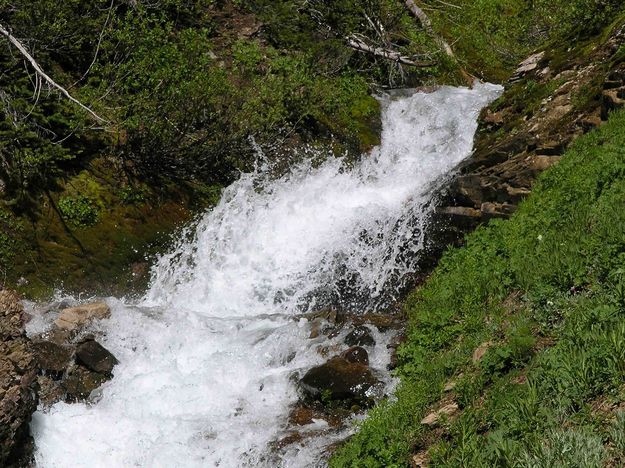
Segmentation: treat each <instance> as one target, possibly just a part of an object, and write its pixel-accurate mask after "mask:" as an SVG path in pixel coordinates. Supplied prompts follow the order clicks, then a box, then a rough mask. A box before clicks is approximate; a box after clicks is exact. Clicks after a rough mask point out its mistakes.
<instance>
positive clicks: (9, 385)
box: [0, 290, 37, 467]
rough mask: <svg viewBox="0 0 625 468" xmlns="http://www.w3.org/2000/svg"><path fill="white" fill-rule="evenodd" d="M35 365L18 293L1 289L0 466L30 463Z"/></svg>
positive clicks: (35, 400)
mask: <svg viewBox="0 0 625 468" xmlns="http://www.w3.org/2000/svg"><path fill="white" fill-rule="evenodd" d="M36 408H37V368H36V364H35V358H34V356H33V352H32V348H31V343H30V340H29V339H28V338H27V337H26V334H25V332H24V317H23V310H22V306H21V304H20V302H19V298H18V297H17V295H16V294H15V293H13V292H10V291H6V290H5V291H0V466H7V467H11V466H16V467H17V466H26V465H28V464H29V463H30V458H31V455H32V449H33V440H32V437H31V435H30V428H29V424H30V419H31V416H32V414H33V413H34V411H35V410H36Z"/></svg>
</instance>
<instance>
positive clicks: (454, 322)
mask: <svg viewBox="0 0 625 468" xmlns="http://www.w3.org/2000/svg"><path fill="white" fill-rule="evenodd" d="M623 148H625V112H622V111H621V112H617V113H614V114H612V116H611V119H610V121H609V122H608V124H607V125H605V126H604V127H602V128H601V129H600V130H598V131H595V132H593V133H590V134H588V135H586V136H584V137H582V138H580V139H578V140H577V142H576V143H575V144H574V145H573V147H572V148H571V149H570V150H569V151H568V152H567V154H566V155H565V157H564V158H563V159H562V161H561V162H560V164H558V165H556V166H554V167H553V168H551V169H550V170H548V171H546V172H545V173H544V174H543V175H542V176H541V177H540V178H539V181H538V183H537V184H536V186H535V188H534V190H533V192H532V195H531V196H530V197H529V199H528V200H527V201H526V202H524V203H523V204H522V205H521V207H520V208H519V211H518V212H517V213H516V214H515V215H514V216H513V217H512V218H511V219H510V220H508V221H494V222H491V223H490V224H489V225H488V226H486V227H482V228H480V229H478V230H477V231H475V232H474V233H473V234H471V235H469V236H468V237H467V240H466V245H465V247H464V248H462V249H453V250H450V251H449V252H447V253H446V255H445V256H444V258H443V259H442V260H441V263H440V266H439V267H438V268H437V270H436V271H435V272H434V274H433V275H432V276H431V277H430V279H429V280H428V282H427V283H426V284H425V285H424V286H423V287H422V288H421V289H419V290H418V291H416V292H415V293H414V294H413V295H412V296H411V298H410V299H409V301H408V302H407V305H406V310H407V313H408V315H409V317H410V322H411V325H410V330H409V335H408V341H407V343H406V344H405V345H404V346H403V347H402V348H401V349H400V352H399V356H400V358H401V363H402V366H401V368H400V369H399V375H400V376H401V377H402V384H401V385H400V387H399V389H398V391H397V401H396V402H394V403H387V404H385V405H383V406H381V407H380V408H377V409H376V410H374V411H373V412H372V415H371V417H370V419H369V420H367V421H365V423H364V424H363V425H362V426H361V429H360V432H358V433H357V434H356V435H355V436H354V437H353V438H352V439H351V441H350V442H349V443H348V444H347V445H346V446H345V447H343V448H342V449H340V450H339V451H338V453H337V454H336V456H335V457H334V458H333V460H332V463H331V464H332V466H386V465H388V464H390V463H399V464H400V465H403V464H405V463H406V462H407V460H408V457H409V454H410V452H411V450H414V447H421V446H423V445H425V444H426V441H429V442H427V445H432V438H434V442H433V445H432V448H431V450H430V455H431V456H432V461H431V464H432V466H450V467H452V466H588V467H590V466H593V467H594V466H601V463H602V461H603V460H605V459H606V457H607V455H606V453H607V451H606V449H605V448H604V445H603V440H602V437H605V436H604V433H605V432H609V428H605V429H603V430H602V431H603V432H598V427H600V423H598V422H597V420H596V417H595V415H594V414H593V412H592V411H589V410H588V408H589V405H590V404H591V403H592V402H593V401H596V400H597V399H599V398H612V399H616V401H621V400H622V398H623V397H622V395H621V393H620V390H621V387H622V383H623V381H624V380H625V301H624V297H625V294H624V289H625V286H624V283H625V275H624V273H623V272H624V271H625V268H624V267H625V236H624V235H623V233H624V232H625V211H624V210H623V209H622V205H623V200H625V150H623ZM515 298H516V299H515ZM514 301H516V303H515V302H514ZM511 304H512V305H511ZM512 313H513V315H510V314H512ZM487 341H489V342H492V343H495V344H493V345H492V346H491V347H490V348H489V350H488V351H487V353H486V355H485V356H484V357H483V358H482V360H481V361H480V362H479V363H478V364H474V363H473V362H472V359H471V356H472V354H473V351H474V350H475V349H476V348H477V346H479V345H480V344H482V343H485V342H487ZM461 373H462V374H464V376H463V377H462V378H458V377H454V376H458V375H459V374H461ZM450 379H451V380H457V386H456V389H455V390H454V391H455V393H456V400H457V401H458V403H459V404H460V405H461V407H462V415H461V416H460V417H459V418H458V419H457V420H455V421H453V422H451V424H450V425H449V429H448V433H447V435H446V436H445V437H444V438H443V439H440V440H438V441H437V437H438V436H437V435H436V434H433V433H432V432H430V430H428V429H427V428H425V427H423V426H422V425H421V424H420V423H419V421H420V419H421V418H422V417H423V416H424V415H425V414H426V411H428V408H429V407H430V405H431V404H432V403H433V402H436V401H437V400H439V399H440V398H441V395H442V387H443V385H444V384H445V382H446V381H448V380H450ZM621 419H622V417H621ZM598 424H599V426H598ZM563 425H566V430H563V429H562V426H563ZM619 428H620V426H618V425H617V426H615V428H614V429H613V430H612V434H613V435H612V437H613V439H614V441H615V442H614V444H615V445H616V444H619V443H620V442H617V441H620V440H621V438H622V437H621V436H622V434H621V433H620V432H619V431H620V429H619ZM619 456H620V455H619ZM613 458H614V456H613ZM617 458H618V457H617ZM618 459H619V460H621V459H622V458H618Z"/></svg>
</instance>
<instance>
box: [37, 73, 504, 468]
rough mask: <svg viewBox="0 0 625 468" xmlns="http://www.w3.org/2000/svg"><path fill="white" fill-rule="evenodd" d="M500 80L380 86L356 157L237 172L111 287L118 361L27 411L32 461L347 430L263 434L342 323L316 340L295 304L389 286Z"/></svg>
mask: <svg viewBox="0 0 625 468" xmlns="http://www.w3.org/2000/svg"><path fill="white" fill-rule="evenodd" d="M500 92H501V88H500V87H497V86H494V85H490V84H476V85H475V86H474V88H473V89H465V88H451V87H444V88H441V89H440V90H438V91H436V92H434V93H430V94H426V93H416V94H414V95H411V96H409V97H402V98H399V99H390V98H383V99H382V103H383V132H382V144H381V145H380V146H379V147H378V148H376V149H374V150H373V151H372V152H371V153H370V154H368V155H365V156H363V158H362V160H361V161H359V162H357V163H354V164H347V163H346V162H345V161H344V160H343V159H342V158H336V157H329V158H328V159H327V160H326V161H325V162H323V163H322V164H320V165H318V166H315V165H313V164H312V163H311V162H310V161H308V160H305V161H304V162H302V163H300V164H298V165H296V166H295V167H294V168H293V169H292V170H291V171H290V172H289V173H288V174H287V175H285V176H283V177H280V178H277V179H276V178H272V177H271V176H270V175H269V174H270V171H268V170H267V168H266V167H264V166H263V164H262V163H261V164H259V167H258V168H257V170H256V171H254V172H253V173H249V174H243V175H242V176H241V177H240V179H239V180H238V181H237V182H235V183H234V184H232V185H231V186H230V187H228V188H227V189H225V191H224V193H223V196H222V199H221V201H220V203H219V204H218V205H217V206H216V207H215V208H214V209H212V210H211V211H209V212H207V213H206V214H205V215H204V217H203V218H202V219H201V220H200V221H199V222H198V223H196V224H195V225H194V226H193V227H192V228H190V230H189V231H187V232H186V233H184V234H183V235H182V236H181V240H180V242H179V243H178V245H177V246H176V247H175V248H174V249H173V250H172V251H171V252H170V253H168V254H166V255H163V256H162V257H161V258H160V260H159V261H158V262H157V264H156V265H155V267H154V269H153V278H152V282H151V286H150V289H149V291H148V292H147V293H146V295H145V297H144V299H143V300H142V301H141V302H140V303H138V304H132V305H131V304H126V303H124V302H123V301H121V300H117V299H114V298H110V299H108V301H107V302H108V303H109V305H110V306H111V308H112V317H111V318H110V319H108V320H106V321H103V322H101V323H99V324H97V325H96V327H97V330H98V331H102V332H103V333H104V336H105V338H103V345H104V346H105V347H106V348H107V349H109V350H110V351H111V352H113V354H115V355H116V356H117V358H118V359H119V361H120V364H119V365H118V366H117V367H116V368H115V370H114V374H115V377H114V378H113V379H112V380H111V381H109V382H107V383H106V384H104V386H103V387H102V388H101V389H99V390H98V391H97V395H93V398H92V401H91V402H90V403H88V404H87V403H80V404H66V403H57V404H56V405H54V406H53V407H52V408H50V409H48V410H45V411H43V410H41V411H39V412H37V413H36V414H35V416H34V419H33V423H32V429H33V433H34V437H35V441H36V453H35V458H36V463H37V465H38V466H40V467H51V468H52V467H63V468H66V467H129V466H141V467H196V466H197V467H200V466H202V467H206V466H220V467H239V466H276V465H280V466H294V467H300V466H301V467H303V466H313V465H316V464H323V460H324V458H323V457H324V446H326V445H327V444H329V443H332V442H334V441H335V439H336V438H337V437H343V436H345V434H332V433H331V432H328V433H327V434H326V435H321V436H315V437H311V438H304V439H303V442H302V444H294V446H292V447H291V448H289V449H288V450H285V451H283V452H281V453H279V454H278V455H276V454H275V453H273V452H272V451H271V450H270V447H271V445H272V443H273V442H275V441H276V440H279V438H280V437H281V436H282V435H283V433H284V431H285V429H286V427H287V418H288V414H289V408H290V407H291V406H292V405H293V404H294V403H295V402H296V401H297V398H298V396H297V391H296V388H295V385H294V383H293V379H292V378H291V376H292V375H293V374H294V373H296V372H300V373H301V372H305V371H306V370H307V369H309V368H310V367H312V366H314V365H318V364H320V363H322V362H323V361H324V359H323V358H322V357H321V356H320V355H319V354H318V353H317V352H316V351H315V350H316V347H317V346H318V345H319V343H320V340H326V341H324V342H323V344H340V343H341V342H342V339H343V335H339V336H337V337H335V338H333V339H332V340H331V341H329V342H328V341H327V339H326V338H317V339H315V340H311V339H309V334H310V330H309V328H308V324H307V323H306V320H304V319H301V320H293V316H294V315H297V314H301V313H304V312H307V311H312V310H318V309H320V308H323V307H327V306H331V305H337V304H338V305H341V306H342V307H344V308H347V309H349V310H350V311H356V312H358V311H374V310H376V309H380V308H383V307H385V306H387V305H388V304H389V303H391V302H392V301H393V300H394V299H395V294H396V291H397V290H398V288H399V287H400V286H401V285H402V281H403V279H404V278H406V276H407V275H408V274H410V273H411V272H413V271H414V269H415V267H416V259H418V256H419V252H420V251H421V250H422V249H423V245H424V237H423V236H424V232H425V229H424V228H425V226H426V225H427V222H428V220H429V217H430V215H431V212H432V209H433V203H432V192H433V190H434V189H435V188H436V187H437V184H440V183H442V182H443V181H444V180H446V179H445V178H446V177H447V176H448V175H449V173H450V171H452V169H453V168H454V167H455V166H456V165H457V164H458V163H459V162H460V161H461V160H462V159H464V158H466V157H467V156H468V155H469V154H470V152H471V149H472V145H473V137H474V133H475V131H476V129H477V117H478V114H479V112H480V110H481V109H482V108H483V107H484V106H485V105H487V104H488V103H489V102H491V101H492V100H493V99H495V98H496V97H497V96H498V95H499V93H500ZM374 333H375V330H374ZM375 338H376V341H377V345H376V347H375V348H374V349H371V350H369V351H370V353H369V354H370V361H371V366H372V367H373V368H376V369H379V370H380V371H382V370H383V369H385V367H386V364H387V363H388V361H389V355H388V350H387V349H386V344H387V342H388V337H386V336H383V335H382V334H379V333H375ZM392 384H393V383H392V380H391V379H387V385H388V390H390V389H391V388H392ZM326 428H327V425H326V424H325V423H324V422H323V421H317V422H315V423H314V424H312V425H311V427H309V428H308V430H309V431H310V432H319V431H321V432H322V433H323V430H324V429H326ZM276 457H278V458H276Z"/></svg>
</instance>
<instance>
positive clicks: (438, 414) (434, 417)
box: [421, 403, 459, 426]
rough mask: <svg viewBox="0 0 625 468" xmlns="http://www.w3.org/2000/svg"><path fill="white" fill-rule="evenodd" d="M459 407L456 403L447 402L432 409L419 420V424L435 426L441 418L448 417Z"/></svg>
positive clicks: (456, 411)
mask: <svg viewBox="0 0 625 468" xmlns="http://www.w3.org/2000/svg"><path fill="white" fill-rule="evenodd" d="M458 411H459V408H458V404H457V403H449V404H447V405H445V406H443V407H442V408H440V409H438V410H436V411H433V412H432V413H430V414H428V415H427V416H426V417H425V418H423V419H422V420H421V424H424V425H426V426H436V425H437V424H438V423H439V422H440V421H441V419H444V418H450V417H452V416H454V415H455V414H456V413H458Z"/></svg>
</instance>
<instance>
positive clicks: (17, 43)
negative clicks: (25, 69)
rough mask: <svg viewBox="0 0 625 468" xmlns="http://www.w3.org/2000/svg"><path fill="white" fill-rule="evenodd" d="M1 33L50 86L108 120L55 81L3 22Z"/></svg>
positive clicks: (103, 120)
mask: <svg viewBox="0 0 625 468" xmlns="http://www.w3.org/2000/svg"><path fill="white" fill-rule="evenodd" d="M0 34H2V35H3V36H5V37H6V38H7V39H8V40H9V42H10V43H11V44H13V45H14V46H15V47H16V48H17V50H19V52H20V53H21V54H22V55H23V56H24V58H25V59H26V60H28V62H29V63H30V65H31V66H32V67H33V69H34V70H35V73H37V75H38V76H39V77H40V78H41V79H43V80H44V81H45V82H46V83H48V84H49V85H50V86H52V87H53V88H56V89H57V90H58V91H59V92H60V93H61V94H62V95H63V96H65V97H66V98H67V99H69V100H70V101H72V102H73V103H74V104H76V105H77V106H79V107H80V108H82V109H83V110H85V111H87V112H88V113H89V114H91V115H92V116H93V117H94V118H95V119H96V120H98V121H99V122H108V120H105V119H103V118H102V117H100V116H99V115H98V114H96V113H95V112H94V111H92V110H91V109H89V108H88V107H87V106H85V105H84V104H83V103H81V102H80V101H79V100H78V99H76V98H74V97H73V96H72V95H71V94H69V92H68V91H67V90H66V89H65V88H63V87H62V86H61V85H59V84H58V83H56V81H54V80H53V79H52V78H50V77H49V76H48V75H47V74H46V73H45V72H44V71H43V70H42V69H41V67H40V66H39V64H38V63H37V62H36V61H35V59H34V58H33V56H32V55H30V54H29V53H28V51H27V50H26V48H25V47H24V46H23V45H22V43H21V42H20V41H18V40H17V39H16V38H15V37H14V36H13V35H12V34H11V33H10V32H9V30H8V29H6V28H5V27H4V26H2V24H0Z"/></svg>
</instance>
